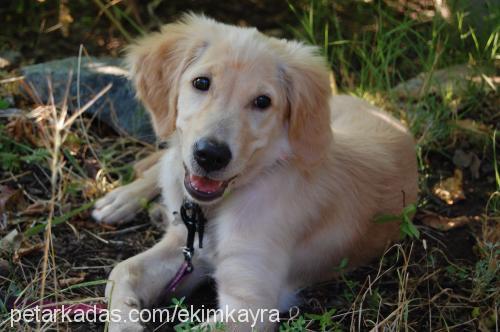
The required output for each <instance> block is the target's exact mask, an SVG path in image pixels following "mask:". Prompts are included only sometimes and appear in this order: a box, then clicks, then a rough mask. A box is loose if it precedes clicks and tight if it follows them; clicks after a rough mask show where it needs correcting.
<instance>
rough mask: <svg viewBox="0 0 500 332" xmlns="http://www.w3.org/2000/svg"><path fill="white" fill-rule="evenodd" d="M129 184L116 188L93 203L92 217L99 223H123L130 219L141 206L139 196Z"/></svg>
mask: <svg viewBox="0 0 500 332" xmlns="http://www.w3.org/2000/svg"><path fill="white" fill-rule="evenodd" d="M137 194H138V193H137V191H136V190H133V188H130V185H127V186H123V187H119V188H116V189H115V190H113V191H112V192H110V193H108V194H107V195H106V196H104V197H102V198H101V199H99V200H98V201H97V202H96V203H95V205H94V211H92V217H93V218H94V219H95V220H96V221H98V222H101V223H106V224H123V223H126V222H128V221H130V220H132V219H133V218H134V217H135V215H136V214H137V211H139V210H140V208H141V204H140V203H141V197H140V196H138V195H137Z"/></svg>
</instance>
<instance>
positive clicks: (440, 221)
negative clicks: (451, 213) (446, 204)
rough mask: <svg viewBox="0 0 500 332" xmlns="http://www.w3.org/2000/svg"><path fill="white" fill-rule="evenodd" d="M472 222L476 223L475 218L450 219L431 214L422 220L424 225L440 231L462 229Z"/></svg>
mask: <svg viewBox="0 0 500 332" xmlns="http://www.w3.org/2000/svg"><path fill="white" fill-rule="evenodd" d="M472 221H475V218H473V217H467V216H460V217H455V218H448V217H443V216H440V215H438V214H435V213H429V214H427V215H425V216H424V217H423V218H422V223H423V224H424V225H427V226H429V227H432V228H434V229H437V230H440V231H449V230H450V229H453V228H457V227H462V226H464V225H466V224H468V223H470V222H472Z"/></svg>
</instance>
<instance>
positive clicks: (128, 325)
mask: <svg viewBox="0 0 500 332" xmlns="http://www.w3.org/2000/svg"><path fill="white" fill-rule="evenodd" d="M143 331H145V328H144V326H143V325H142V324H141V323H138V322H116V323H110V324H109V326H108V332H143Z"/></svg>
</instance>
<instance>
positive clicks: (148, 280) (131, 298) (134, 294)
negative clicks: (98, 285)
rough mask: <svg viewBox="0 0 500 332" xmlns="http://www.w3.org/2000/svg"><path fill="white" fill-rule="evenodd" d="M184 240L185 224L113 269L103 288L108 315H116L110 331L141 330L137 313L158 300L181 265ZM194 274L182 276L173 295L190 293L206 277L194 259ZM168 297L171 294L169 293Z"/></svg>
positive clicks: (170, 228) (171, 229)
mask: <svg viewBox="0 0 500 332" xmlns="http://www.w3.org/2000/svg"><path fill="white" fill-rule="evenodd" d="M185 239H186V229H185V228H184V225H176V226H172V227H169V231H168V232H167V234H166V235H165V237H164V238H163V239H162V240H161V241H160V242H159V243H157V244H156V245H155V246H154V247H153V248H151V249H149V250H147V251H145V252H143V253H141V254H139V255H137V256H134V257H131V258H129V259H127V260H125V261H123V262H121V263H119V264H118V265H116V266H115V268H114V269H113V271H112V272H111V274H110V276H109V282H108V284H107V286H106V297H107V298H108V301H109V306H108V309H109V310H110V312H112V313H115V314H117V315H118V316H119V319H116V318H117V317H116V316H115V317H114V318H113V319H111V321H110V324H109V331H112V332H114V331H142V330H143V326H142V324H141V322H140V316H139V311H140V310H141V309H142V308H147V307H150V306H152V305H153V304H155V303H156V302H157V301H159V300H161V299H160V298H159V297H160V296H161V295H162V291H163V290H164V288H165V286H166V285H167V283H168V282H169V281H170V280H171V279H172V278H173V277H174V275H175V274H176V273H177V270H178V269H179V267H180V266H181V264H182V262H183V260H184V256H183V254H182V245H183V244H184V241H185ZM193 264H194V266H195V269H194V271H193V272H192V273H191V274H189V275H188V276H187V277H185V279H184V280H182V282H181V284H180V285H179V287H178V289H177V290H176V294H173V295H177V294H179V293H180V294H185V295H188V294H186V293H189V292H190V291H191V290H192V289H193V288H194V287H196V285H198V284H199V283H200V282H202V281H203V280H204V279H205V277H206V276H207V272H206V269H205V266H204V265H203V263H202V262H201V261H200V260H198V259H197V258H196V256H195V257H194V260H193ZM169 295H171V294H169Z"/></svg>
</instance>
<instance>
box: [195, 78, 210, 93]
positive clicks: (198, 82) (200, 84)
mask: <svg viewBox="0 0 500 332" xmlns="http://www.w3.org/2000/svg"><path fill="white" fill-rule="evenodd" d="M193 86H194V87H195V88H196V89H198V90H201V91H207V90H208V88H209V87H210V80H209V79H208V78H207V77H197V78H195V79H194V80H193Z"/></svg>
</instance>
